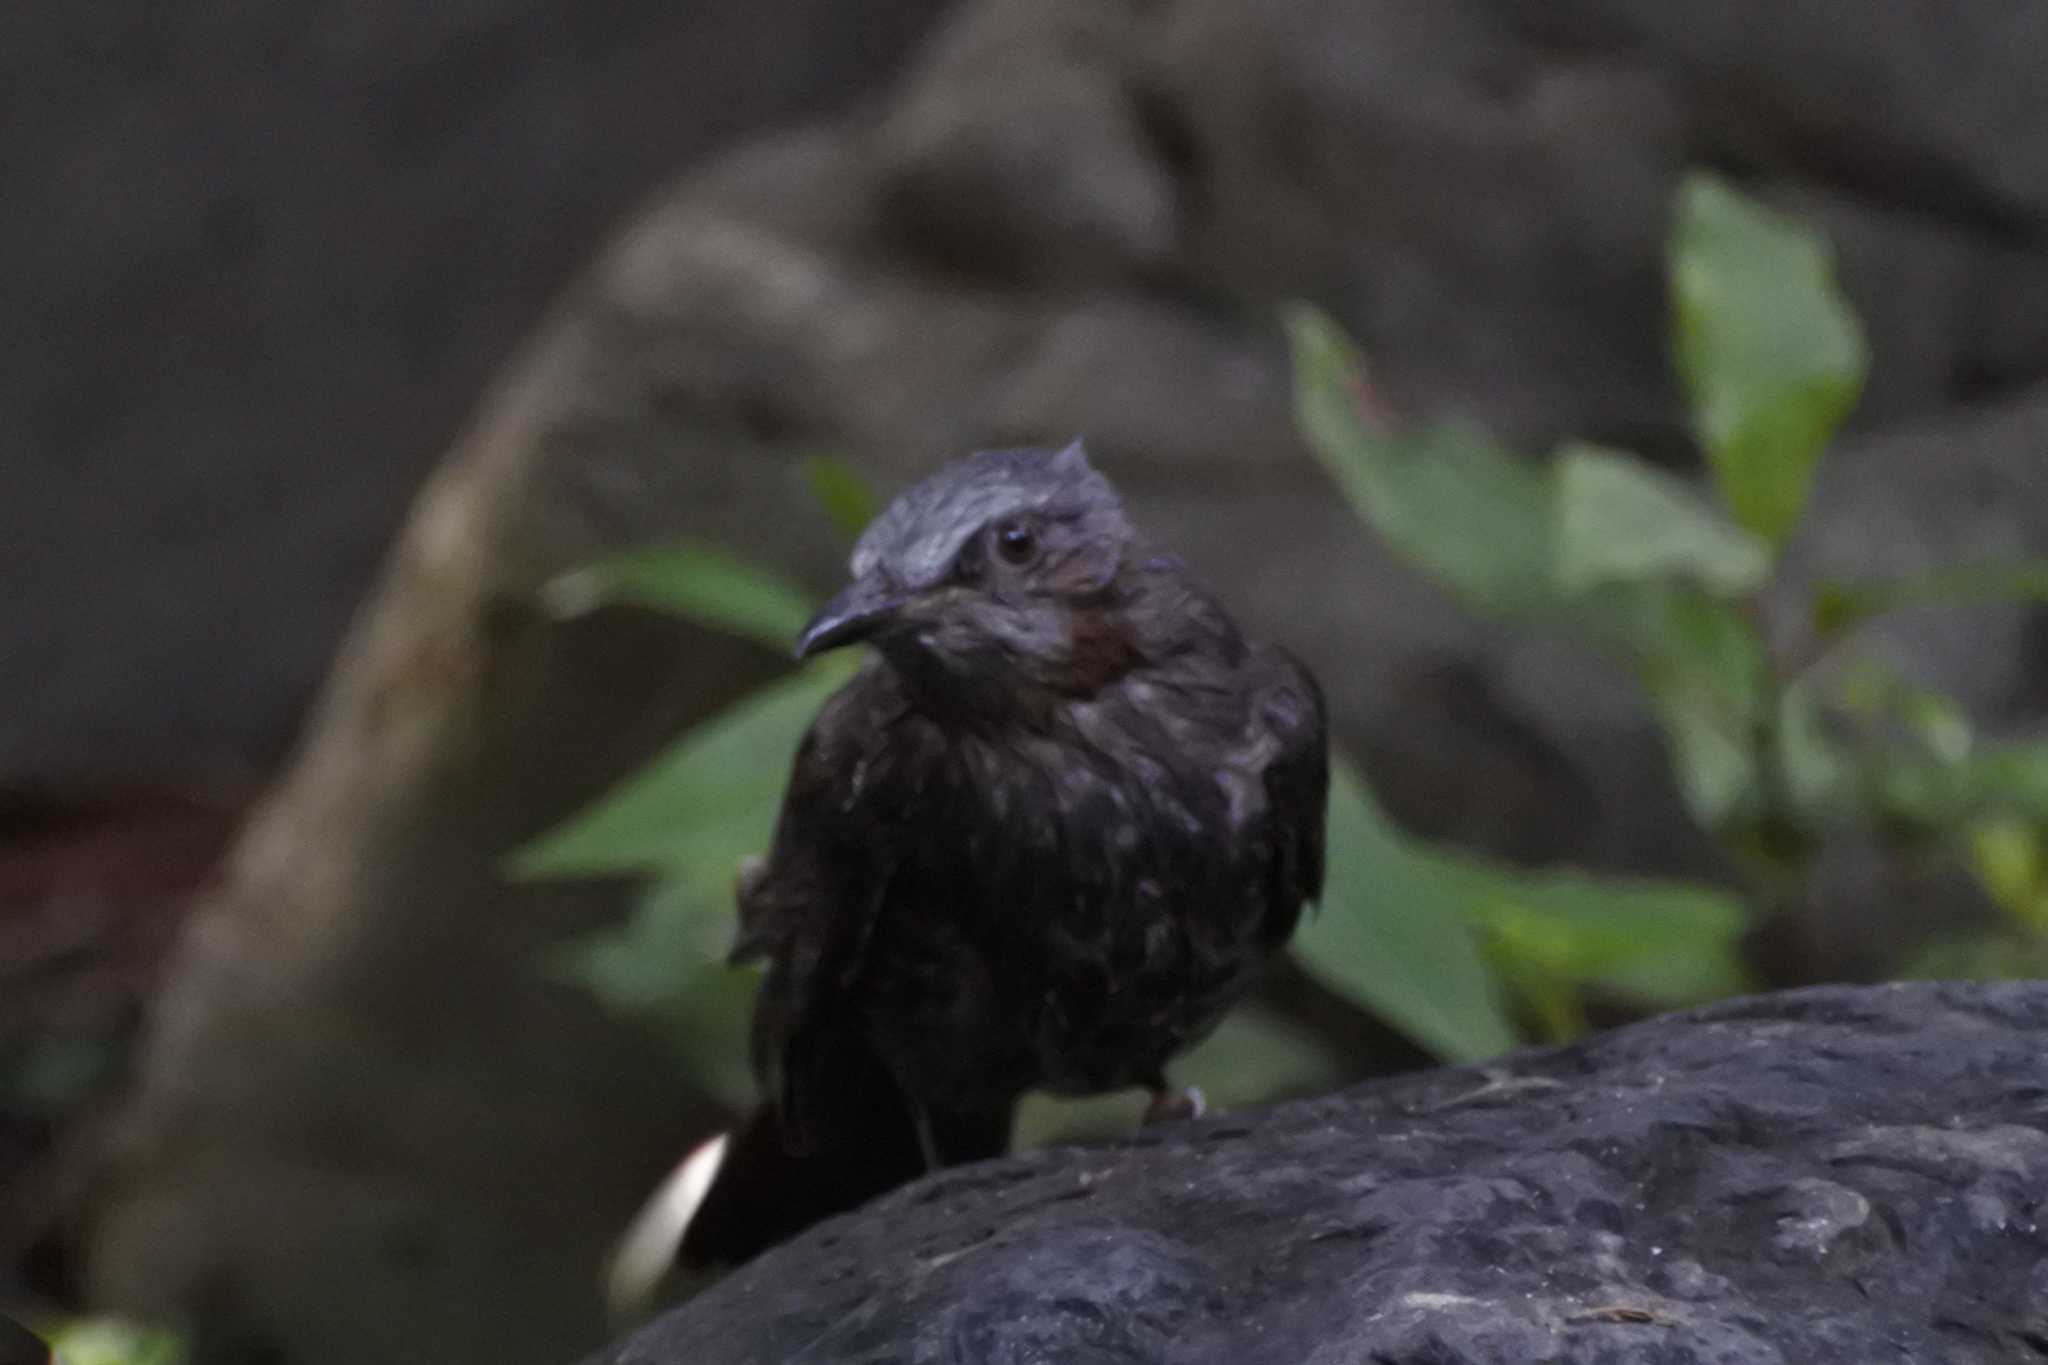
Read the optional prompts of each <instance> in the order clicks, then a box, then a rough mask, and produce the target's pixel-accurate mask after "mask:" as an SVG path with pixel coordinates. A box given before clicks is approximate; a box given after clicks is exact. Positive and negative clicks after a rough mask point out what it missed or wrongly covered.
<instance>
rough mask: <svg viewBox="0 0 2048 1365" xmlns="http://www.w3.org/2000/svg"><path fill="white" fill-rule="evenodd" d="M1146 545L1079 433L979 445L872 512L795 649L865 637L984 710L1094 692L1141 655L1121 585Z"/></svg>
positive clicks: (807, 650)
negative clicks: (1002, 446)
mask: <svg viewBox="0 0 2048 1365" xmlns="http://www.w3.org/2000/svg"><path fill="white" fill-rule="evenodd" d="M1136 546H1137V540H1136V536H1135V534H1134V533H1133V531H1132V529H1131V526H1130V523H1129V522H1128V521H1126V520H1125V519H1124V512H1123V505H1122V503H1121V502H1120V501H1119V500H1118V499H1117V495H1116V490H1115V489H1113V488H1111V487H1110V485H1109V480H1107V479H1105V478H1103V477H1102V475H1101V474H1099V473H1097V472H1096V471H1095V469H1094V467H1093V466H1092V465H1090V464H1089V463H1088V457H1087V454H1086V453H1085V452H1084V451H1083V450H1082V448H1081V445H1080V443H1079V442H1078V441H1077V442H1075V443H1074V444H1073V445H1070V446H1068V447H1067V448H1065V449H1064V450H984V451H980V452H978V453H976V454H973V455H969V456H967V457H966V458H964V459H961V460H956V461H954V462H953V463H951V464H949V465H947V466H945V467H944V468H943V469H940V470H939V471H938V472H937V473H935V474H933V475H931V476H930V477H929V478H927V479H925V480H924V481H923V482H921V483H918V484H916V485H914V486H913V487H911V488H909V489H908V490H906V491H905V492H904V493H903V494H902V495H901V496H899V497H898V498H897V499H896V501H894V502H893V503H891V504H890V505H889V507H888V508H887V509H886V510H885V511H884V512H883V513H882V514H881V515H880V516H879V517H877V518H876V519H875V521H874V523H873V524H872V525H870V526H869V527H868V529H867V530H866V532H865V533H863V534H862V536H861V538H860V541H859V543H858V544H857V545H855V546H854V551H853V560H852V570H853V581H852V582H850V583H849V584H847V586H846V587H845V588H844V589H843V590H842V591H841V592H840V593H839V594H838V595H837V596H835V597H834V598H833V599H832V600H831V601H830V602H828V603H827V604H826V605H825V607H824V609H823V610H822V611H820V612H819V613H818V615H817V617H816V618H815V619H813V620H812V621H811V623H810V624H809V625H808V626H806V627H805V628H804V632H803V634H802V636H801V637H799V639H798V641H797V653H798V655H799V656H800V657H802V656H809V655H812V654H816V653H819V652H821V651H823V650H828V649H835V648H838V647H839V646H841V645H846V644H852V643H854V642H856V641H866V642H868V643H871V644H873V645H874V646H875V647H876V648H877V649H879V650H881V651H882V653H883V655H884V656H885V657H887V658H888V659H889V661H890V662H891V663H892V664H894V665H896V666H897V667H898V668H899V669H900V670H901V671H903V672H904V673H905V674H906V676H908V677H910V678H911V679H912V680H913V682H915V683H917V684H918V685H920V686H924V687H929V688H935V689H937V690H938V691H940V692H944V693H948V694H951V695H952V696H954V697H956V698H961V699H972V700H974V701H975V702H976V704H993V705H1000V704H1001V702H1000V694H1010V695H1015V694H1017V693H1018V692H1020V691H1023V692H1031V691H1051V692H1055V693H1062V694H1066V695H1074V694H1085V693H1088V692H1092V691H1093V690H1094V689H1095V688H1098V687H1100V686H1101V685H1102V684H1103V683H1104V682H1106V681H1108V680H1109V679H1110V678H1111V677H1114V676H1120V675H1121V673H1122V672H1124V671H1126V670H1127V669H1128V668H1129V667H1131V665H1132V663H1133V662H1135V660H1134V658H1133V657H1132V655H1133V651H1134V648H1135V646H1134V645H1133V644H1132V643H1131V642H1130V641H1129V640H1128V639H1127V638H1126V637H1125V636H1124V635H1123V634H1122V633H1121V632H1120V630H1119V627H1118V620H1117V602H1116V596H1117V594H1116V586H1117V581H1118V574H1119V570H1120V569H1122V567H1123V566H1124V564H1125V562H1126V560H1127V558H1128V557H1129V556H1130V555H1131V554H1132V553H1133V551H1134V550H1135V549H1136ZM992 693H993V694H998V695H996V696H990V695H988V694H992Z"/></svg>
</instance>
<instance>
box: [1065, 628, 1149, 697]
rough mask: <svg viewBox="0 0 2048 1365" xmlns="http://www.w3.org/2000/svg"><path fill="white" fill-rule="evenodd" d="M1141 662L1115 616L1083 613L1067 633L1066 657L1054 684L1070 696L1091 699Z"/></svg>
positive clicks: (1136, 649)
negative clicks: (1088, 697)
mask: <svg viewBox="0 0 2048 1365" xmlns="http://www.w3.org/2000/svg"><path fill="white" fill-rule="evenodd" d="M1141 662H1143V658H1142V656H1141V655H1140V654H1139V653H1138V647H1137V646H1136V645H1135V644H1133V643H1132V642H1131V638H1130V636H1129V635H1127V634H1125V632H1124V629H1123V622H1122V621H1121V620H1120V619H1119V618H1118V617H1117V616H1116V615H1115V614H1114V613H1111V612H1108V611H1083V612H1081V613H1080V614H1078V615H1077V616H1075V618H1074V623H1073V625H1072V626H1071V627H1070V628H1069V629H1068V631H1067V658H1066V662H1065V666H1064V667H1063V668H1062V669H1061V671H1060V675H1059V677H1058V679H1057V685H1058V686H1059V688H1060V690H1061V691H1063V692H1066V693H1068V694H1070V695H1073V696H1082V697H1085V696H1093V695H1094V694H1095V693H1097V692H1100V691H1101V690H1102V689H1103V688H1105V687H1107V686H1109V685H1110V684H1111V683H1113V682H1115V681H1116V680H1117V679H1118V678H1121V677H1123V676H1124V674H1126V673H1128V672H1130V671H1131V670H1132V669H1134V668H1136V667H1137V666H1138V665H1139V664H1140V663H1141Z"/></svg>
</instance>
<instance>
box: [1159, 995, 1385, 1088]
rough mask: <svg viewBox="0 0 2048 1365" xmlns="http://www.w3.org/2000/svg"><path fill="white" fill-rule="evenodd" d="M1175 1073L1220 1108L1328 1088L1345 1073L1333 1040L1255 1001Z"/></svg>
mask: <svg viewBox="0 0 2048 1365" xmlns="http://www.w3.org/2000/svg"><path fill="white" fill-rule="evenodd" d="M1169 1073H1170V1075H1171V1079H1172V1083H1173V1084H1174V1085H1180V1086H1189V1085H1191V1086H1196V1087H1198V1088H1199V1089H1200V1090H1201V1092H1202V1094H1203V1096H1204V1097H1206V1098H1207V1100H1208V1101H1209V1103H1210V1105H1211V1106H1212V1107H1214V1108H1217V1109H1246V1108H1250V1107H1251V1106H1253V1105H1257V1104H1270V1103H1272V1102H1273V1101H1275V1100H1280V1099H1287V1098H1291V1097H1293V1096H1295V1095H1312V1094H1315V1093H1317V1092H1319V1091H1324V1090H1328V1089H1329V1088H1330V1087H1331V1086H1333V1085H1335V1084H1337V1083H1338V1082H1339V1081H1341V1080H1342V1079H1343V1078H1344V1074H1345V1071H1344V1059H1343V1058H1341V1057H1339V1056H1337V1055H1336V1054H1335V1053H1334V1052H1333V1051H1332V1050H1331V1045H1330V1043H1329V1041H1328V1040H1327V1039H1324V1038H1320V1037H1318V1036H1317V1035H1316V1034H1315V1033H1314V1032H1313V1031H1312V1030H1310V1029H1307V1028H1304V1027H1303V1026H1302V1025H1300V1024H1298V1023H1296V1022H1294V1021H1293V1020H1291V1019H1288V1018H1286V1017H1284V1016H1282V1015H1279V1014H1276V1013H1274V1012H1273V1011H1272V1010H1269V1009H1267V1008H1265V1007H1264V1006H1262V1005H1260V1004H1259V1003H1258V1002H1257V1001H1252V1002H1251V1003H1249V1004H1246V1005H1243V1006H1241V1007H1239V1008H1237V1009H1235V1010H1232V1011H1231V1012H1230V1014H1229V1015H1228V1016H1226V1017H1225V1018H1224V1020H1223V1022H1222V1023H1221V1024H1220V1025H1218V1026H1217V1029H1216V1031H1215V1032H1214V1033H1212V1034H1210V1035H1209V1036H1208V1037H1207V1038H1205V1039H1203V1040H1202V1041H1201V1042H1200V1043H1198V1044H1197V1045H1196V1046H1195V1047H1194V1049H1193V1050H1191V1051H1190V1052H1188V1053H1187V1054H1186V1055H1185V1056H1183V1057H1181V1058H1180V1059H1179V1060H1177V1061H1175V1062H1174V1063H1173V1065H1172V1066H1171V1067H1170V1068H1169Z"/></svg>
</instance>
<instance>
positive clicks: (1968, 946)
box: [1899, 932, 2048, 981]
mask: <svg viewBox="0 0 2048 1365" xmlns="http://www.w3.org/2000/svg"><path fill="white" fill-rule="evenodd" d="M1899 975H1900V976H1901V977H1902V978H1904V979H1906V980H1918V981H2032V980H2039V979H2041V978H2043V977H2048V939H2044V938H2036V937H2030V936H2024V935H2015V934H2008V933H1996V932H1991V933H1985V932H1978V933H1963V934H1951V935H1945V936H1943V937H1939V938H1936V939H1934V940H1933V941H1932V942H1930V943H1928V944H1927V945H1926V946H1925V947H1923V948H1922V949H1921V950H1920V951H1919V952H1918V953H1916V954H1914V955H1913V957H1912V958H1911V959H1910V960H1909V961H1908V962H1907V963H1906V965H1905V966H1904V967H1903V968H1901V969H1900V971H1899Z"/></svg>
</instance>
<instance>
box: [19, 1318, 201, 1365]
mask: <svg viewBox="0 0 2048 1365" xmlns="http://www.w3.org/2000/svg"><path fill="white" fill-rule="evenodd" d="M41 1332H42V1336H43V1338H44V1339H45V1340H46V1341H48V1342H49V1343H50V1349H51V1350H53V1351H55V1352H56V1353H57V1356H58V1358H59V1359H61V1360H62V1361H63V1362H64V1365H181V1362H183V1361H184V1360H185V1359H187V1353H186V1349H185V1343H184V1342H183V1341H182V1340H180V1339H179V1338H178V1336H177V1335H176V1334H175V1333H172V1332H168V1331H165V1330H163V1329H161V1328H157V1327H147V1326H143V1325H141V1324H138V1323H133V1322H127V1321H124V1320H122V1319H120V1318H107V1317H95V1318H71V1319H69V1320H66V1321H61V1322H58V1323H56V1324H54V1325H48V1326H45V1327H43V1328H42V1329H41Z"/></svg>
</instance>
